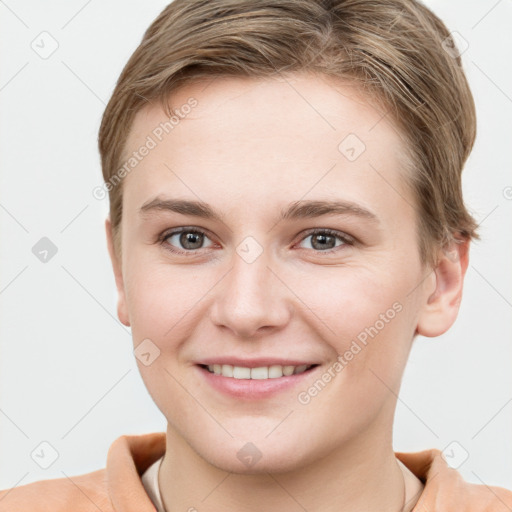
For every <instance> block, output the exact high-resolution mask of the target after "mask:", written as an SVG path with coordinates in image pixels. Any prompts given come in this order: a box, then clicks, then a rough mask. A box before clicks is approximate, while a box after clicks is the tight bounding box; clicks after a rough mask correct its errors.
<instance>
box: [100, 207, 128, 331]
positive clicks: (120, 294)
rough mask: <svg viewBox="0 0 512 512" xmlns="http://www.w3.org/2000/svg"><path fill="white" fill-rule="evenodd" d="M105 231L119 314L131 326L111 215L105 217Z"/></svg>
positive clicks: (120, 318) (122, 320) (124, 323)
mask: <svg viewBox="0 0 512 512" xmlns="http://www.w3.org/2000/svg"><path fill="white" fill-rule="evenodd" d="M105 233H106V237H107V246H108V253H109V255H110V261H111V263H112V270H113V271H114V278H115V282H116V288H117V316H118V317H119V320H120V321H121V323H122V324H123V325H126V326H127V327H129V326H130V320H129V317H128V310H127V307H126V294H125V289H124V280H123V273H122V267H121V262H120V255H117V254H116V253H115V250H114V239H113V235H112V224H111V222H110V216H108V217H107V218H106V219H105Z"/></svg>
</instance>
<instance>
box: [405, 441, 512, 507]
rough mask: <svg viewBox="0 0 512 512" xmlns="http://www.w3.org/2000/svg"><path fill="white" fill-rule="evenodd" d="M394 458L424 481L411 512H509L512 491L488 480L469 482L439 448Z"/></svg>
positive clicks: (511, 503) (511, 502) (511, 504)
mask: <svg viewBox="0 0 512 512" xmlns="http://www.w3.org/2000/svg"><path fill="white" fill-rule="evenodd" d="M397 456H398V458H399V459H400V460H401V461H402V462H403V463H404V464H405V465H406V466H407V467H408V468H409V469H410V470H411V471H412V472H413V473H414V474H415V475H416V476H418V477H419V478H420V479H421V480H422V481H423V482H424V484H425V487H424V489H423V492H422V494H421V496H420V498H419V500H418V502H417V504H416V506H415V507H414V508H413V511H412V512H420V511H421V512H423V511H424V510H429V511H432V512H436V511H442V512H451V511H454V512H455V511H456V512H510V511H511V510H512V491H510V490H508V489H505V488H504V487H498V486H492V485H488V483H482V484H472V483H469V482H467V481H466V480H464V479H463V478H462V476H461V474H460V473H459V472H458V471H457V470H455V469H453V468H451V467H450V466H449V465H448V463H447V462H446V459H445V458H444V456H443V453H442V452H441V450H438V449H435V448H434V449H430V450H424V451H421V452H415V453H405V452H397Z"/></svg>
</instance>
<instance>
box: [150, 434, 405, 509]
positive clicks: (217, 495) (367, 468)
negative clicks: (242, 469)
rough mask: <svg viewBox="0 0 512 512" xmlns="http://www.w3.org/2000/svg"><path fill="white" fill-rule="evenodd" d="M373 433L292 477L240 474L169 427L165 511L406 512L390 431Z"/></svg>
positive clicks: (163, 489)
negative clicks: (223, 466) (211, 459)
mask: <svg viewBox="0 0 512 512" xmlns="http://www.w3.org/2000/svg"><path fill="white" fill-rule="evenodd" d="M375 430H377V431H376V432H368V431H367V432H363V433H361V434H359V435H358V437H357V438H356V439H351V440H350V442H349V443H347V445H346V446H345V445H343V446H341V447H339V448H338V449H337V450H335V451H331V452H329V453H328V454H325V455H324V456H322V457H318V458H317V459H316V460H314V461H313V462H311V463H309V464H306V465H301V466H300V467H299V468H297V469H295V470H292V471H287V472H284V473H283V472H272V471H270V472H267V471H264V472H263V473H258V474H238V473H233V472H230V471H224V470H222V469H220V468H218V467H216V466H214V465H213V464H211V463H210V462H209V461H207V460H205V459H203V458H202V457H200V456H199V455H198V453H197V452H196V451H194V450H193V449H192V448H191V447H190V445H189V444H188V443H187V442H186V441H185V440H184V439H183V438H182V437H181V436H180V435H179V434H178V433H177V432H176V431H175V430H173V429H171V428H170V427H168V429H167V445H166V446H167V448H166V453H165V456H164V460H163V461H162V465H161V467H160V474H159V483H160V493H161V495H162V500H163V503H164V506H165V509H166V511H167V512H178V511H183V510H187V511H191V512H193V511H196V510H197V511H200V512H221V511H222V512H230V511H233V512H235V511H236V512H240V511H243V512H252V511H254V512H256V511H258V512H259V511H261V510H262V509H263V510H265V511H266V512H278V511H279V512H281V511H282V510H307V511H308V512H335V511H336V512H349V511H350V512H352V511H354V510H364V511H365V512H402V507H403V501H404V478H403V473H402V469H401V468H400V466H399V464H398V462H397V460H396V457H395V455H394V452H393V449H392V443H391V429H389V431H386V432H385V434H383V430H382V429H380V430H378V429H375ZM383 437H385V438H386V439H385V441H386V442H384V439H383ZM368 439H372V440H373V442H372V443H369V442H368Z"/></svg>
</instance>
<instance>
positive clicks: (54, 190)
mask: <svg viewBox="0 0 512 512" xmlns="http://www.w3.org/2000/svg"><path fill="white" fill-rule="evenodd" d="M166 3H167V2H166V1H156V0H152V1H140V2H133V1H131V2H126V1H125V2H121V1H120V0H116V1H110V2H100V1H97V0H96V1H89V2H87V1H84V0H73V1H69V0H67V1H65V2H64V1H47V2H36V1H32V2H21V1H15V0H7V1H6V2H0V15H1V22H0V23H1V26H0V38H1V44H2V55H1V59H2V60H1V65H0V102H1V117H0V129H1V135H0V155H1V165H2V167H1V178H0V179H1V183H0V229H1V244H0V254H1V268H0V271H1V274H0V307H1V311H2V317H1V322H0V340H1V345H0V488H2V489H4V488H8V487H12V486H14V485H23V484H26V483H29V482H32V481H35V480H41V479H48V478H58V477H63V476H64V475H68V476H72V475H77V474H82V473H85V472H89V471H94V470H96V469H99V468H102V467H104V466H105V462H106V454H107V451H108V448H109V446H110V444H111V443H112V441H113V440H114V439H116V438H117V437H118V436H120V435H122V434H138V433H145V432H153V431H163V430H165V426H166V422H165V418H164V417H163V415H162V414H161V413H160V412H159V411H158V409H157V408H156V406H155V405H154V404H153V402H152V400H151V398H150V396H149V394H148V393H147V391H146V389H145V387H144V384H143V382H142V380H141V378H140V376H139V373H138V369H137V366H136V364H135V358H134V356H133V353H132V342H131V336H130V331H129V329H127V328H125V327H124V326H122V325H121V324H120V323H119V321H118V320H117V316H116V304H115V299H116V293H115V286H114V280H113V276H112V273H111V268H110V262H109V260H108V253H107V249H106V243H105V236H104V227H103V222H104V218H105V217H106V215H107V200H106V199H105V200H103V201H98V200H96V199H95V198H93V196H92V189H93V188H94V187H96V186H98V185H101V183H102V177H101V171H100V164H99V156H98V152H97V148H96V138H97V132H98V128H99V123H100V119H101V115H102V113H103V109H104V107H105V104H106V102H107V101H108V99H109V97H110V94H111V92H112V90H113V87H114V83H115V81H116V80H117V78H118V76H119V73H120V72H121V69H122V67H123V66H124V64H125V62H126V61H127V59H128V57H129V56H130V55H131V53H132V52H133V51H134V50H135V48H136V46H137V45H138V43H139V41H140V39H141V37H142V34H143V32H144V30H145V29H146V28H147V27H148V26H149V24H150V23H151V21H152V20H153V19H154V18H155V17H156V15H157V14H158V13H159V12H160V11H161V10H162V9H163V7H164V6H165V5H166ZM426 3H427V5H428V6H429V7H431V8H432V9H433V10H434V12H436V14H438V15H439V16H440V17H441V19H443V21H445V23H446V24H447V26H448V27H449V28H450V30H452V31H457V32H458V33H459V34H460V35H461V36H462V37H463V38H464V39H465V40H466V41H467V43H468V44H469V46H468V48H467V50H466V51H465V52H464V53H463V62H464V67H465V70H466V73H467V76H468V78H469V81H470V84H471V87H472V90H473V93H474V96H475V100H476V104H477V111H478V139H477V143H476V147H475V149H474V151H473V153H472V156H471V157H470V160H469V162H468V165H467V166H466V170H465V172H464V189H465V194H466V200H467V203H468V204H469V206H470V209H471V211H472V212H473V214H474V215H475V217H476V218H477V220H478V221H479V222H480V223H481V235H482V241H481V242H478V243H475V244H474V245H473V246H472V250H471V263H470V267H469V270H468V273H467V278H466V284H465V296H464V300H463V302H462V307H461V312H460V315H459V319H458V320H457V322H456V324H455V326H454V327H453V328H452V329H451V330H450V331H449V332H448V333H447V334H445V335H443V336H441V337H439V338H435V339H427V338H418V339H417V340H416V342H415V344H414V346H413V349H412V353H411V358H410V361H409V364H408V366H407V369H406V372H405V376H404V380H403V384H402V389H401V393H400V397H399V401H398V405H397V414H396V424H395V435H394V449H395V450H396V451H416V450H423V449H427V448H433V447H435V448H439V449H441V450H442V449H444V448H445V447H446V446H447V445H449V444H450V443H451V442H452V441H456V442H457V443H459V444H460V446H459V445H455V446H456V450H458V452H457V453H456V455H457V456H458V457H460V456H461V454H463V451H462V450H466V451H467V452H468V454H469V458H468V459H467V460H466V461H465V462H464V463H463V464H462V465H461V466H460V467H459V469H458V471H459V472H460V473H461V474H462V476H463V477H464V478H465V479H466V480H468V481H471V482H474V483H487V484H488V485H500V486H503V487H507V488H512V371H511V365H512V343H511V339H512V337H511V333H512V321H511V319H512V318H511V317H512V275H511V262H512V229H511V218H512V200H511V199H510V198H511V197H512V189H511V188H510V187H512V173H511V164H512V151H511V149H512V140H511V134H512V71H511V70H512V67H511V65H510V54H511V50H512V36H511V33H512V32H511V30H510V26H511V23H512V3H511V2H510V0H501V1H496V0H489V1H487V0H485V1H483V0H478V1H476V0H473V1H470V2H468V1H465V0H457V1H454V0H450V2H446V1H442V0H435V1H434V0H431V1H428V2H426ZM43 31H47V32H48V33H49V34H51V36H52V37H53V38H54V39H55V40H56V41H57V42H58V49H57V50H56V51H55V52H54V53H53V54H52V55H51V56H50V57H49V58H47V59H42V58H41V57H40V56H39V55H38V54H37V53H36V52H35V51H34V50H33V49H32V48H31V43H32V41H33V40H34V39H36V41H37V40H38V39H37V37H38V35H39V34H40V33H41V32H43ZM45 37H47V36H45ZM47 45H48V42H47ZM46 48H48V46H46ZM507 187H508V188H507ZM507 192H508V194H507ZM507 197H508V199H507ZM42 237H48V238H49V239H50V240H52V242H53V243H54V244H55V245H56V246H57V248H58V252H57V254H56V255H55V256H54V257H53V258H52V259H51V260H50V261H48V262H47V263H42V262H40V261H39V260H38V259H37V258H36V257H35V256H34V254H33V253H32V247H33V246H34V245H35V244H36V242H38V241H39V240H40V239H41V238H42ZM42 441H47V442H49V443H50V444H51V445H52V446H53V447H55V449H56V450H57V452H58V454H59V457H58V458H57V460H56V461H55V462H54V463H53V464H52V465H51V466H50V467H49V468H48V469H42V468H40V467H39V466H38V465H37V464H36V463H35V462H34V461H33V460H32V459H31V457H30V454H31V452H32V451H33V450H34V449H35V448H36V447H37V446H38V445H39V443H41V442H42ZM461 447H463V448H461Z"/></svg>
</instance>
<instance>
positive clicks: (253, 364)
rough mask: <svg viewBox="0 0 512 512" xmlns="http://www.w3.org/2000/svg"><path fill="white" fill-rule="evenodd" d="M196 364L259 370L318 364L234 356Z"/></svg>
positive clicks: (203, 360) (209, 359)
mask: <svg viewBox="0 0 512 512" xmlns="http://www.w3.org/2000/svg"><path fill="white" fill-rule="evenodd" d="M197 364H202V365H206V366H209V365H212V364H230V365H232V366H244V367H246V368H259V367H262V366H272V365H281V366H302V365H307V366H310V365H315V364H319V363H316V362H314V361H299V360H298V359H281V358H278V357H256V358H252V359H243V358H241V357H235V356H225V357H219V356H217V357H207V358H204V359H201V361H198V362H197Z"/></svg>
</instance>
